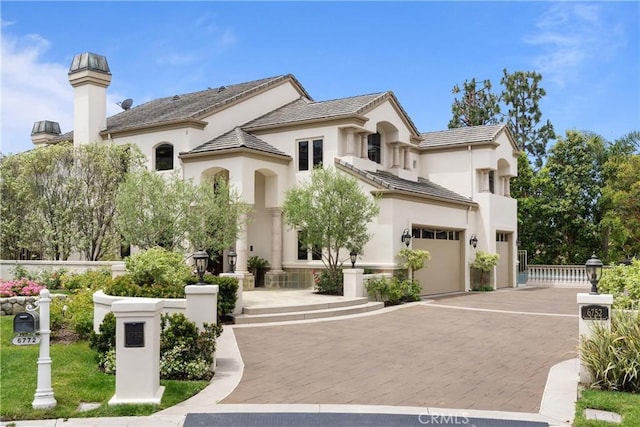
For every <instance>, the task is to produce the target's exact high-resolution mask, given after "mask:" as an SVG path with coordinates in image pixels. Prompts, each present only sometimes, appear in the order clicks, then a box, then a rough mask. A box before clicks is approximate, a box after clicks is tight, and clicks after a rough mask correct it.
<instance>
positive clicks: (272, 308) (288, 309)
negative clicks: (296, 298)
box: [242, 297, 369, 315]
mask: <svg viewBox="0 0 640 427" xmlns="http://www.w3.org/2000/svg"><path fill="white" fill-rule="evenodd" d="M339 298H341V297H336V299H335V300H334V299H331V300H329V301H323V302H308V303H307V302H305V303H300V302H291V303H289V304H276V305H251V306H245V307H244V308H243V309H242V313H243V314H249V315H258V314H276V313H292V312H300V311H316V310H328V309H330V308H340V307H351V306H354V305H361V304H366V303H367V302H368V301H369V299H368V298H364V297H363V298H349V299H342V300H341V299H339Z"/></svg>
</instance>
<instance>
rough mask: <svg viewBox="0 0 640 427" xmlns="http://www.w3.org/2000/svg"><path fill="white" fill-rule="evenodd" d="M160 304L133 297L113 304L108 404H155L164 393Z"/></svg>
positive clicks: (156, 300) (161, 305)
mask: <svg viewBox="0 0 640 427" xmlns="http://www.w3.org/2000/svg"><path fill="white" fill-rule="evenodd" d="M163 306H164V301H162V300H161V299H154V298H135V300H134V299H128V300H122V301H116V302H114V303H113V304H112V305H111V310H112V311H113V314H114V315H115V316H116V393H115V394H114V395H113V397H112V398H111V400H109V405H119V404H123V403H128V404H147V403H149V404H155V405H159V404H160V401H161V400H162V395H163V393H164V386H161V385H160V314H161V312H162V308H163Z"/></svg>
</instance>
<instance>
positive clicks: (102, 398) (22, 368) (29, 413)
mask: <svg viewBox="0 0 640 427" xmlns="http://www.w3.org/2000/svg"><path fill="white" fill-rule="evenodd" d="M12 338H13V316H2V317H0V385H1V387H0V419H1V420H2V421H10V420H24V419H46V418H76V417H105V416H128V415H149V414H151V413H153V412H156V411H158V410H161V409H164V408H168V407H170V406H173V405H175V404H177V403H179V402H181V401H183V400H185V399H187V398H189V397H191V396H193V395H194V394H196V393H198V392H199V391H200V390H202V389H203V388H204V387H206V385H207V384H208V383H207V382H206V381H170V380H167V381H164V380H163V381H161V384H162V385H164V386H165V387H166V388H165V392H164V395H163V397H162V402H161V404H160V405H116V406H108V405H107V402H108V401H109V399H111V398H112V397H113V395H114V393H115V376H113V375H106V374H103V373H102V372H99V371H98V370H97V368H96V363H95V359H94V357H95V353H94V352H93V351H92V350H91V349H90V348H89V345H88V343H87V342H85V341H82V342H76V343H73V344H68V345H65V344H54V345H52V346H51V360H52V368H51V371H52V375H51V377H52V387H53V392H54V397H55V399H56V401H57V402H58V405H57V406H56V407H55V408H53V409H50V410H34V409H33V408H32V407H31V403H32V402H33V395H34V393H35V391H36V385H37V378H36V377H37V360H38V351H39V345H30V346H16V345H13V344H12V343H11V340H12ZM81 402H94V403H101V404H102V405H101V406H100V408H98V409H95V410H93V411H88V412H78V411H77V409H78V406H79V405H80V403H81Z"/></svg>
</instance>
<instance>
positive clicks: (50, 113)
mask: <svg viewBox="0 0 640 427" xmlns="http://www.w3.org/2000/svg"><path fill="white" fill-rule="evenodd" d="M5 26H6V25H5V22H3V27H5ZM1 44H2V48H1V49H2V50H1V56H0V58H1V59H2V67H1V68H2V74H1V79H2V80H1V86H0V89H1V92H2V95H1V100H2V115H1V123H2V126H1V127H2V131H1V134H0V137H1V142H2V146H1V148H0V150H1V151H2V152H3V153H16V152H21V151H25V150H28V149H31V148H33V145H32V143H31V129H32V127H33V123H34V122H36V121H39V120H52V121H56V122H59V123H60V127H61V130H62V132H67V131H69V130H71V128H72V126H73V91H72V89H71V86H69V83H68V81H67V71H68V64H58V63H51V62H46V61H45V60H43V59H42V56H43V54H44V53H45V52H46V51H47V50H48V49H49V42H48V41H47V40H46V39H44V38H42V37H41V36H39V35H37V34H29V35H26V36H22V37H13V36H10V35H7V34H3V35H2V41H1Z"/></svg>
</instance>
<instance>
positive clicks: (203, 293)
mask: <svg viewBox="0 0 640 427" xmlns="http://www.w3.org/2000/svg"><path fill="white" fill-rule="evenodd" d="M184 292H185V294H186V296H187V310H186V316H187V319H189V320H190V321H192V322H194V323H195V324H196V326H197V327H198V329H199V330H200V331H202V330H203V329H204V325H203V324H204V323H208V324H210V325H215V324H217V323H218V285H188V286H185V288H184Z"/></svg>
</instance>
